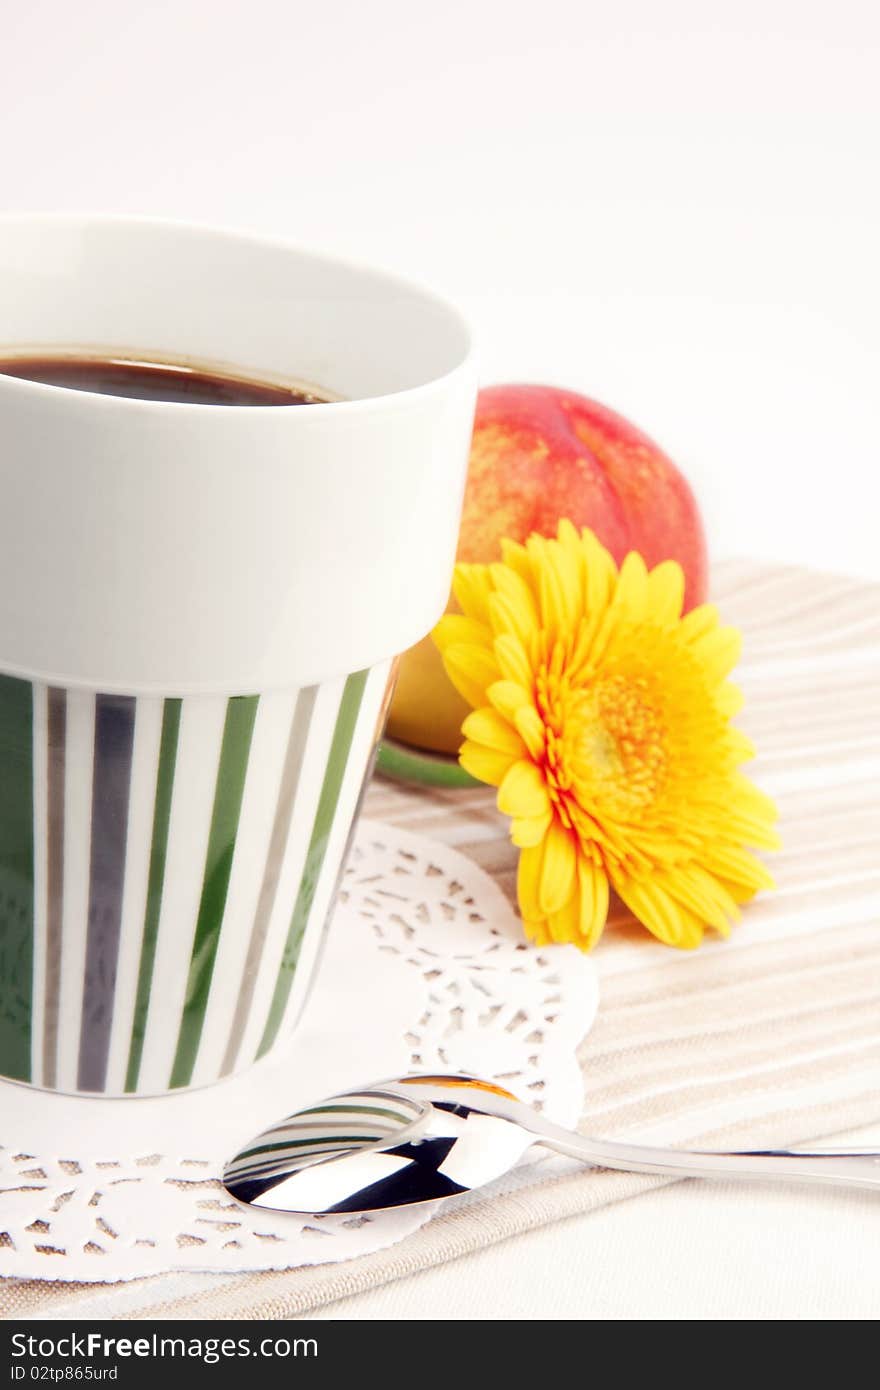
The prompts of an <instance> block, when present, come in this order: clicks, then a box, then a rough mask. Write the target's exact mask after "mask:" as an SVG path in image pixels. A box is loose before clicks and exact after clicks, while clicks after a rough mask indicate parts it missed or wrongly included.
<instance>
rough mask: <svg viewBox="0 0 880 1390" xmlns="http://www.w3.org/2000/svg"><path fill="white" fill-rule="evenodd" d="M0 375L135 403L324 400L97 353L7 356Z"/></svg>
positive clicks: (184, 368) (297, 390) (263, 384)
mask: <svg viewBox="0 0 880 1390" xmlns="http://www.w3.org/2000/svg"><path fill="white" fill-rule="evenodd" d="M0 373H3V375H5V376H19V377H25V378H26V379H27V380H28V381H39V382H43V383H44V384H45V385H46V386H66V387H68V388H69V389H70V390H73V391H94V392H97V393H98V394H99V395H101V396H131V397H134V399H135V400H139V401H185V402H187V403H188V404H189V405H316V404H318V403H320V402H321V401H322V400H326V399H327V398H326V397H324V396H319V395H316V394H313V393H312V392H309V391H304V390H302V389H301V388H299V387H294V386H275V385H271V384H269V383H267V382H264V381H250V380H247V379H246V378H243V377H236V376H225V375H221V374H218V373H216V372H210V371H205V370H203V369H202V368H199V367H187V366H183V365H181V364H178V363H175V362H138V361H126V360H125V359H124V358H115V357H114V358H100V357H52V356H48V355H40V356H39V357H12V358H7V359H5V360H3V359H0Z"/></svg>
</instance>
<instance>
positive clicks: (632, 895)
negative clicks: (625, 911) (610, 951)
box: [614, 878, 699, 949]
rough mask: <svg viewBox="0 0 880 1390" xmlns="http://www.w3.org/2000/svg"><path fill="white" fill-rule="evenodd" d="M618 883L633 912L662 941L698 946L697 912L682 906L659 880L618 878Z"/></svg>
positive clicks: (686, 946)
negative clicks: (671, 896) (696, 938)
mask: <svg viewBox="0 0 880 1390" xmlns="http://www.w3.org/2000/svg"><path fill="white" fill-rule="evenodd" d="M614 886H615V888H616V889H617V891H618V893H619V894H620V897H621V898H622V899H623V901H624V902H625V903H626V905H627V907H628V908H629V910H630V912H632V913H633V914H634V916H636V917H637V918H638V919H639V921H640V922H641V923H642V925H643V926H645V927H647V928H648V931H649V932H651V934H652V935H653V936H656V937H657V939H658V940H659V941H664V942H665V943H666V945H667V946H679V947H683V948H685V949H687V948H689V947H690V946H694V945H698V944H699V941H698V940H695V939H694V933H693V926H694V918H693V914H692V913H689V912H688V911H687V909H686V908H682V907H681V906H680V905H679V904H678V903H676V902H675V901H674V900H673V899H672V898H670V896H669V894H668V893H665V892H663V890H662V889H661V888H658V887H657V885H656V884H655V883H652V882H649V881H647V880H643V879H638V880H637V879H626V878H624V879H615V881H614Z"/></svg>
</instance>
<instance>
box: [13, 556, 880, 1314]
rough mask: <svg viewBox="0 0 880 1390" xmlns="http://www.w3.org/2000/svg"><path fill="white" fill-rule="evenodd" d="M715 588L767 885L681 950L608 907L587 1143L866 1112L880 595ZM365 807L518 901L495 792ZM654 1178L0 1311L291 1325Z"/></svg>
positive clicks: (550, 1179)
mask: <svg viewBox="0 0 880 1390" xmlns="http://www.w3.org/2000/svg"><path fill="white" fill-rule="evenodd" d="M714 587H715V594H714V597H715V599H716V601H717V602H718V604H719V606H720V607H721V609H722V612H723V616H724V618H725V620H727V621H729V622H732V623H735V624H737V625H739V626H741V627H742V628H743V630H744V635H745V645H744V656H743V662H742V665H741V667H740V669H739V672H738V679H739V681H740V683H741V684H742V686H743V688H744V690H745V693H746V708H745V711H744V714H743V716H742V718H741V721H740V722H741V723H742V724H743V726H744V727H745V728H746V730H747V731H748V733H749V734H750V735H751V736H752V737H753V738H754V740H755V742H756V743H757V746H758V749H759V757H758V759H757V760H756V762H755V763H754V764H753V765H752V771H753V775H754V777H755V779H756V780H757V781H758V782H759V783H760V785H762V786H763V787H764V788H765V789H766V790H767V791H769V792H770V793H771V794H772V795H773V796H774V797H775V798H776V800H777V802H778V805H779V810H780V822H781V823H780V829H781V833H782V837H783V849H782V851H781V853H780V854H778V855H776V856H774V860H773V871H774V874H775V876H776V880H777V884H778V891H777V892H776V893H773V894H768V895H765V896H764V897H763V898H761V899H759V900H758V901H757V902H755V903H754V904H752V905H750V906H749V907H748V908H747V909H746V912H745V915H744V920H743V922H742V923H741V924H740V925H739V927H737V928H736V929H735V930H734V933H733V935H732V937H731V939H730V940H729V941H727V942H722V941H709V942H707V944H706V945H705V946H704V947H703V948H701V950H699V951H698V952H696V953H692V954H691V953H686V954H679V953H677V952H672V951H670V950H668V949H667V948H665V947H662V946H660V945H659V944H658V943H655V942H654V941H652V940H651V939H650V938H648V936H647V935H646V933H644V932H643V931H640V930H638V929H637V928H635V927H634V925H633V924H632V922H631V921H630V920H629V919H628V918H627V915H626V913H625V911H624V910H623V909H622V908H618V909H617V910H615V911H614V912H613V914H612V919H611V922H610V925H609V929H608V930H607V932H606V934H605V937H604V938H603V940H602V942H601V943H600V946H599V948H598V949H597V951H596V954H595V960H596V963H597V966H598V968H599V971H600V974H601V977H602V1004H601V1010H600V1015H599V1019H598V1022H597V1024H596V1026H595V1027H594V1029H593V1031H592V1032H591V1033H590V1035H589V1037H588V1038H587V1040H586V1042H585V1043H584V1045H583V1048H582V1053H581V1060H582V1062H583V1066H584V1069H585V1073H586V1077H587V1101H586V1107H585V1111H584V1116H583V1121H582V1128H583V1129H584V1131H585V1132H591V1133H597V1134H599V1133H602V1134H606V1135H623V1134H627V1135H632V1136H636V1135H638V1136H639V1137H641V1138H644V1139H646V1140H647V1139H651V1140H656V1141H658V1142H666V1141H668V1142H672V1143H699V1144H705V1145H718V1146H723V1145H728V1144H731V1145H733V1144H738V1145H741V1144H756V1143H762V1142H771V1141H775V1142H778V1143H796V1142H799V1141H806V1140H814V1139H821V1138H825V1137H828V1136H832V1135H834V1134H836V1133H840V1132H842V1131H845V1130H849V1129H855V1128H858V1127H859V1126H862V1125H867V1124H869V1123H871V1122H873V1121H876V1120H877V1119H878V1117H880V791H878V788H880V713H878V711H880V586H877V585H869V584H866V583H864V582H862V581H857V580H853V579H847V578H844V577H836V576H829V575H823V574H818V573H814V572H807V571H805V570H800V569H782V568H778V567H770V566H762V565H757V564H755V563H752V562H729V563H727V564H725V565H723V566H720V567H719V568H718V570H717V573H716V576H715V586H714ZM366 813H367V814H369V815H370V816H372V817H374V818H377V819H384V820H387V821H390V822H392V823H394V824H396V825H402V826H405V827H407V828H409V829H412V830H415V831H417V832H418V833H420V834H423V835H427V836H432V837H434V838H435V839H437V840H442V841H443V842H444V843H446V844H450V845H453V846H455V848H457V849H459V850H460V851H462V852H463V853H465V854H467V855H469V856H470V857H471V858H473V859H474V860H476V862H477V863H478V864H480V865H481V866H482V867H483V868H484V869H486V870H487V871H488V872H489V873H490V874H492V875H493V876H494V877H495V878H496V880H497V881H498V882H499V883H500V884H501V885H502V887H503V888H504V890H505V891H506V892H507V893H508V894H509V895H510V896H511V898H513V896H514V878H515V868H516V857H515V853H514V851H513V850H512V849H511V847H510V845H509V843H508V841H507V838H506V833H505V823H504V821H503V818H501V817H500V816H499V815H498V813H497V812H496V811H495V809H494V804H493V797H492V794H491V792H486V791H482V790H476V791H467V792H437V791H427V790H414V789H410V788H403V787H400V786H397V785H393V784H391V783H387V782H382V781H378V780H377V782H376V783H375V784H374V786H373V787H372V788H371V790H370V793H369V795H368V799H367V805H366ZM667 1181H669V1180H668V1179H661V1178H650V1177H644V1176H638V1175H632V1176H631V1175H628V1174H623V1173H606V1172H600V1173H597V1172H591V1171H585V1170H578V1171H568V1170H567V1169H566V1170H565V1171H559V1170H558V1169H556V1168H554V1167H553V1166H552V1165H550V1166H544V1167H543V1168H542V1167H541V1166H540V1165H536V1166H535V1167H534V1168H531V1169H530V1170H528V1174H527V1176H526V1177H525V1179H523V1177H520V1178H519V1179H518V1180H517V1181H514V1182H513V1183H511V1184H509V1186H508V1187H507V1188H506V1190H502V1191H496V1192H493V1194H492V1195H491V1196H490V1197H479V1198H474V1199H472V1200H471V1201H470V1203H469V1204H467V1205H464V1206H462V1207H460V1208H459V1209H457V1210H450V1211H447V1212H445V1213H443V1214H442V1215H441V1216H439V1217H438V1218H436V1219H435V1220H434V1221H432V1222H430V1223H429V1224H428V1225H427V1226H426V1227H424V1228H423V1229H422V1230H420V1231H418V1232H417V1233H416V1234H415V1235H414V1236H412V1237H411V1238H410V1239H409V1240H407V1241H406V1242H404V1243H403V1244H402V1245H401V1246H398V1247H395V1248H393V1249H391V1250H386V1251H383V1252H381V1253H379V1254H375V1255H369V1256H364V1257H363V1258H362V1259H360V1260H356V1261H352V1262H350V1263H348V1264H341V1265H325V1266H318V1267H312V1268H308V1269H299V1270H291V1271H289V1272H287V1273H284V1274H261V1275H247V1276H244V1275H242V1276H221V1275H173V1276H171V1275H169V1276H166V1277H164V1278H154V1279H149V1280H143V1281H139V1282H138V1283H135V1284H125V1285H117V1286H113V1287H111V1288H109V1289H108V1288H96V1287H94V1286H88V1285H78V1286H71V1285H52V1284H47V1283H37V1282H30V1281H25V1282H20V1281H14V1280H6V1281H0V1311H2V1314H3V1316H5V1317H7V1318H8V1317H16V1316H21V1317H28V1316H34V1315H40V1316H58V1317H66V1318H85V1317H90V1316H96V1317H108V1316H119V1317H136V1318H144V1319H149V1318H155V1317H171V1318H179V1319H186V1318H190V1317H224V1318H241V1319H248V1318H265V1317H269V1318H281V1317H292V1316H297V1315H303V1314H307V1313H308V1311H309V1310H310V1309H314V1308H316V1307H319V1306H323V1305H326V1304H328V1303H332V1302H333V1301H334V1300H336V1299H340V1298H343V1297H346V1296H348V1295H350V1294H353V1293H356V1292H358V1291H360V1290H363V1289H367V1288H371V1287H375V1286H376V1285H378V1284H381V1283H384V1282H387V1281H389V1280H394V1279H399V1278H403V1277H406V1276H407V1275H411V1274H414V1273H416V1272H418V1271H419V1270H422V1269H425V1268H427V1267H429V1266H431V1265H435V1264H438V1263H441V1262H444V1261H448V1260H453V1259H455V1258H456V1257H457V1256H460V1255H462V1254H465V1253H467V1252H469V1251H473V1250H477V1249H479V1248H480V1247H482V1246H485V1245H487V1244H489V1243H491V1242H495V1241H499V1240H503V1239H504V1238H506V1237H508V1236H510V1235H513V1234H515V1233H520V1232H524V1231H528V1230H529V1229H533V1228H534V1227H536V1226H540V1225H543V1224H545V1223H548V1222H551V1221H555V1220H559V1219H560V1218H562V1217H565V1216H568V1215H572V1214H574V1213H577V1212H585V1211H589V1210H591V1209H595V1208H598V1207H603V1206H607V1205H608V1204H610V1203H613V1202H617V1201H621V1200H622V1199H624V1198H630V1197H634V1196H637V1195H638V1194H639V1193H642V1192H645V1191H648V1190H650V1189H652V1188H653V1187H656V1186H658V1185H659V1184H661V1183H663V1182H667ZM805 1200H806V1199H805ZM438 1313H439V1314H440V1315H441V1316H442V1310H438Z"/></svg>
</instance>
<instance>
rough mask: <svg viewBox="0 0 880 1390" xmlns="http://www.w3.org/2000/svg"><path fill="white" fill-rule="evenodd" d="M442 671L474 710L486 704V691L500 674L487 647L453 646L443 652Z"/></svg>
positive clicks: (492, 654) (493, 656)
mask: <svg viewBox="0 0 880 1390" xmlns="http://www.w3.org/2000/svg"><path fill="white" fill-rule="evenodd" d="M442 655H443V669H444V671H445V672H446V674H447V676H448V677H449V679H450V680H451V681H452V684H453V685H454V686H455V688H456V690H457V691H458V693H459V695H462V696H463V697H464V698H465V700H467V702H468V704H469V705H473V706H474V707H475V708H476V707H478V706H480V705H484V704H485V703H486V691H487V690H488V688H489V686H490V685H494V683H495V681H497V679H498V677H499V675H500V672H499V670H498V663H497V662H496V660H495V655H494V653H493V652H492V650H491V648H488V647H469V646H464V645H461V646H454V647H447V648H446V650H445V651H444V652H443V654H442Z"/></svg>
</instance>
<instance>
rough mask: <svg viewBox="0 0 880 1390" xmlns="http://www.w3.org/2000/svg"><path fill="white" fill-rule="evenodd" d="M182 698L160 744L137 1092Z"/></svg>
mask: <svg viewBox="0 0 880 1390" xmlns="http://www.w3.org/2000/svg"><path fill="white" fill-rule="evenodd" d="M181 703H182V702H181V701H180V700H166V701H165V705H164V708H163V711H162V738H161V741H160V744H159V767H158V771H157V773H156V800H155V803H154V809H153V839H152V844H151V847H150V869H149V873H148V876H147V906H146V911H145V913H144V934H143V939H142V943H141V960H140V966H139V968H138V983H137V995H136V998H135V1006H134V1022H133V1024H132V1030H131V1047H130V1049H129V1054H128V1069H127V1071H126V1075H125V1089H126V1091H136V1090H137V1082H138V1073H139V1072H140V1069H141V1057H142V1056H143V1051H144V1036H145V1034H146V1030H147V1011H148V1009H149V1005H150V989H151V987H152V984H153V966H154V964H155V960H156V941H157V939H158V935H159V912H160V910H161V907H162V888H163V886H164V883H165V856H166V854H167V852H168V823H169V821H170V820H171V792H172V789H173V787H174V764H175V762H176V761H177V741H178V738H179V736H180V709H181Z"/></svg>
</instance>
